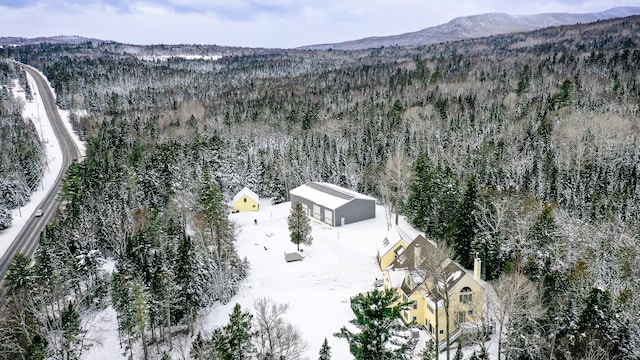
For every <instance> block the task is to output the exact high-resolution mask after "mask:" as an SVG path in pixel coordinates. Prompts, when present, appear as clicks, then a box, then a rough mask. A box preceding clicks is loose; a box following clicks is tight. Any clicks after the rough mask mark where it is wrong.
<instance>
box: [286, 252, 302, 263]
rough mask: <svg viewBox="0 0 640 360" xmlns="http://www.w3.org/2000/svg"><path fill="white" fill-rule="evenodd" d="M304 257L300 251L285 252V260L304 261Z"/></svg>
mask: <svg viewBox="0 0 640 360" xmlns="http://www.w3.org/2000/svg"><path fill="white" fill-rule="evenodd" d="M302 259H304V257H303V256H302V255H300V253H298V252H292V253H288V252H285V253H284V261H286V262H288V263H289V262H294V261H302Z"/></svg>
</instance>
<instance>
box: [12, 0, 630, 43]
mask: <svg viewBox="0 0 640 360" xmlns="http://www.w3.org/2000/svg"><path fill="white" fill-rule="evenodd" d="M616 6H640V0H590V1H582V0H0V36H21V37H37V36H53V35H80V36H84V37H90V38H98V39H103V40H115V41H118V42H123V43H130V44H178V43H180V44H216V45H230V46H247V47H280V48H291V47H297V46H302V45H311V44H322V43H335V42H341V41H347V40H355V39H360V38H363V37H368V36H384V35H397V34H401V33H405V32H411V31H417V30H420V29H424V28H426V27H431V26H435V25H439V24H443V23H446V22H448V21H450V20H451V19H453V18H455V17H458V16H467V15H475V14H482V13H487V12H505V13H508V14H512V15H528V14H538V13H546V12H571V13H585V12H600V11H604V10H607V9H610V8H612V7H616Z"/></svg>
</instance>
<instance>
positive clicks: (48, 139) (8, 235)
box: [0, 73, 85, 256]
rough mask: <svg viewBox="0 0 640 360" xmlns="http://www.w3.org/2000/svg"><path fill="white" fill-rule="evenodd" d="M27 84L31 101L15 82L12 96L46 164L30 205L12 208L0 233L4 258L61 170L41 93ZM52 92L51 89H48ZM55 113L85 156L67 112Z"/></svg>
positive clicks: (0, 254) (57, 150)
mask: <svg viewBox="0 0 640 360" xmlns="http://www.w3.org/2000/svg"><path fill="white" fill-rule="evenodd" d="M27 81H28V82H29V87H31V92H32V94H33V95H34V96H33V97H34V99H33V100H31V101H27V100H26V99H25V92H24V89H22V88H21V87H20V86H19V85H18V82H17V80H16V81H15V83H14V87H13V90H12V91H13V95H14V96H15V97H16V98H18V99H20V100H19V101H22V102H23V103H24V108H23V109H22V117H23V118H24V119H29V120H30V121H31V122H33V125H34V126H35V128H36V130H37V133H38V136H39V137H40V140H42V142H43V145H44V147H45V151H46V153H47V155H46V164H45V167H44V169H45V173H44V174H43V177H42V182H41V184H40V187H39V188H38V189H37V190H36V191H35V192H34V193H33V194H31V198H30V199H29V202H28V203H27V204H25V205H24V206H23V207H21V208H18V209H14V210H13V211H12V212H11V216H12V218H13V221H12V222H11V226H10V227H9V228H7V229H5V230H3V231H0V256H4V253H5V252H6V251H7V249H8V248H9V246H10V245H11V242H13V239H15V238H16V236H18V233H20V230H22V228H23V227H24V226H25V224H26V223H27V221H28V220H29V218H31V216H33V213H34V212H35V211H36V209H38V208H40V203H41V202H42V200H43V199H44V198H45V197H46V195H47V193H48V192H49V191H50V190H51V188H52V187H53V186H54V185H55V181H56V177H57V176H58V173H59V172H60V169H61V168H62V150H61V149H60V144H59V143H58V139H57V138H56V136H55V135H54V133H53V128H52V127H51V124H50V123H49V119H48V117H47V112H46V110H45V108H44V104H43V103H42V99H41V97H40V92H39V91H38V88H36V84H35V82H34V80H33V78H32V77H31V75H29V73H27ZM47 84H48V85H49V89H51V85H50V84H49V83H48V82H47ZM51 91H52V92H53V89H51ZM58 113H59V114H60V117H61V118H62V120H63V121H64V123H65V127H66V128H67V131H68V132H69V133H70V134H72V137H73V139H74V140H75V142H76V145H77V146H78V150H79V151H80V155H81V156H82V154H84V149H85V147H84V142H82V141H80V139H78V137H77V135H75V133H73V131H72V128H71V122H70V121H69V112H68V111H63V110H60V109H58Z"/></svg>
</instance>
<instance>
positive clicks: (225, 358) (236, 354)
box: [215, 303, 255, 360]
mask: <svg viewBox="0 0 640 360" xmlns="http://www.w3.org/2000/svg"><path fill="white" fill-rule="evenodd" d="M252 318H253V315H251V314H249V313H248V312H244V311H242V309H241V308H240V304H237V303H236V305H235V306H234V307H233V311H232V312H231V314H230V315H229V323H228V324H227V325H225V326H224V327H223V328H222V331H221V334H220V336H218V338H217V339H216V342H217V344H216V346H215V348H216V350H217V351H218V354H219V355H220V359H221V360H248V359H251V356H252V354H253V353H254V352H255V351H254V348H253V344H252V343H251V339H252V336H253V332H252V330H251V321H252Z"/></svg>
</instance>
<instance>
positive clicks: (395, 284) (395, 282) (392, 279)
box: [388, 269, 404, 289]
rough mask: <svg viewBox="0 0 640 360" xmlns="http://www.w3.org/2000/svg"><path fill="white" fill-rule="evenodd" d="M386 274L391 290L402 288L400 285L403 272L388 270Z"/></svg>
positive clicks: (402, 279) (402, 280)
mask: <svg viewBox="0 0 640 360" xmlns="http://www.w3.org/2000/svg"><path fill="white" fill-rule="evenodd" d="M388 274H389V283H390V284H391V287H392V288H394V289H397V288H399V287H400V286H402V283H403V282H404V270H395V269H390V270H389V272H388Z"/></svg>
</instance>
